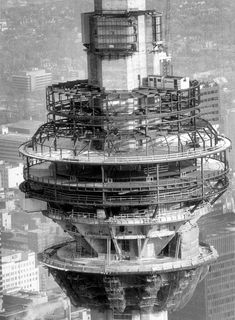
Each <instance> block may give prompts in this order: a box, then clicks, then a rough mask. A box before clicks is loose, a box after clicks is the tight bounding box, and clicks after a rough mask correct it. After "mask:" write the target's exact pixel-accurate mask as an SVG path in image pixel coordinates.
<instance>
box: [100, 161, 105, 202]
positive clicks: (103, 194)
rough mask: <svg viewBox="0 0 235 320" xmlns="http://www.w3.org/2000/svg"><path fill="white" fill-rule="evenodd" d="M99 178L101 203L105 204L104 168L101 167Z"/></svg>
mask: <svg viewBox="0 0 235 320" xmlns="http://www.w3.org/2000/svg"><path fill="white" fill-rule="evenodd" d="M101 177H102V199H103V203H104V202H105V192H104V179H105V176H104V166H101Z"/></svg>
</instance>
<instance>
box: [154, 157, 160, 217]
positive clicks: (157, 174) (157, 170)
mask: <svg viewBox="0 0 235 320" xmlns="http://www.w3.org/2000/svg"><path fill="white" fill-rule="evenodd" d="M156 178H157V206H156V209H155V211H154V214H153V218H156V216H157V214H158V213H159V163H157V164H156Z"/></svg>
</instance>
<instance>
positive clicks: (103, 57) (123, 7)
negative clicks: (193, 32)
mask: <svg viewBox="0 0 235 320" xmlns="http://www.w3.org/2000/svg"><path fill="white" fill-rule="evenodd" d="M94 4H95V11H94V12H88V13H84V14H83V15H82V30H83V32H82V34H83V44H84V46H85V47H86V50H87V59H88V81H89V84H91V85H96V86H99V87H103V88H105V89H106V90H127V91H130V90H133V89H135V88H138V87H140V86H141V85H142V83H143V81H144V79H146V77H147V75H148V74H162V72H161V69H162V64H163V63H164V61H163V60H164V59H165V60H166V59H167V58H168V57H167V56H166V53H165V52H163V51H164V50H163V45H162V44H163V41H162V14H161V13H159V12H157V11H155V10H146V0H94Z"/></svg>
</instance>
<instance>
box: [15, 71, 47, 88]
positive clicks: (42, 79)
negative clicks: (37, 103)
mask: <svg viewBox="0 0 235 320" xmlns="http://www.w3.org/2000/svg"><path fill="white" fill-rule="evenodd" d="M51 81H52V74H51V73H50V72H46V71H45V70H43V69H37V68H35V69H33V70H31V71H22V72H19V73H18V74H15V75H13V76H12V85H13V87H14V88H15V89H17V90H20V92H22V93H23V92H33V91H37V90H42V89H45V88H46V87H47V86H48V85H49V84H51Z"/></svg>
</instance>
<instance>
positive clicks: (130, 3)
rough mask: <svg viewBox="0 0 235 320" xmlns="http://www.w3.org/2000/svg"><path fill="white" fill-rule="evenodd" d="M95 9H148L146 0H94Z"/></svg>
mask: <svg viewBox="0 0 235 320" xmlns="http://www.w3.org/2000/svg"><path fill="white" fill-rule="evenodd" d="M94 1H95V11H110V10H112V11H116V10H121V11H131V10H146V0H94Z"/></svg>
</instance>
